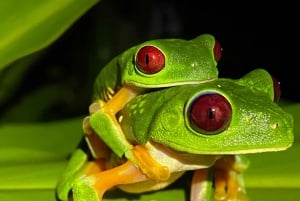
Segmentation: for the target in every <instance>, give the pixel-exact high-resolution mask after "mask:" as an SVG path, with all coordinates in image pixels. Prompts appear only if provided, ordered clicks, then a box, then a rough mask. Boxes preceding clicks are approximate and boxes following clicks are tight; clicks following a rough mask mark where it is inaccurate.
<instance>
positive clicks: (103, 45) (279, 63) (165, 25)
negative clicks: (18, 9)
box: [19, 0, 300, 117]
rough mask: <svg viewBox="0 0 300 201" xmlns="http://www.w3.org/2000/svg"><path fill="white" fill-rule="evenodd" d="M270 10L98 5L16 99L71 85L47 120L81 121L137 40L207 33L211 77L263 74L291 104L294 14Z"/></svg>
mask: <svg viewBox="0 0 300 201" xmlns="http://www.w3.org/2000/svg"><path fill="white" fill-rule="evenodd" d="M274 4H275V3H272V5H267V6H265V7H263V6H262V5H261V4H253V3H252V4H247V3H246V2H243V4H242V5H237V4H232V5H230V4H224V5H220V4H219V3H218V2H210V3H207V2H202V1H166V0H162V1H158V0H157V1H147V0H145V1H138V0H122V1H118V0H102V1H100V2H99V3H98V4H97V5H96V6H94V7H93V8H92V9H91V10H89V11H88V12H87V13H86V14H85V15H84V16H82V18H81V19H80V20H78V21H77V22H76V23H75V24H74V25H73V26H72V27H71V28H70V29H69V30H68V31H67V32H66V33H65V34H64V35H63V36H62V37H60V38H59V39H58V40H57V41H56V42H55V43H54V44H52V45H51V46H50V47H48V48H47V54H45V56H44V57H43V58H42V59H41V60H40V61H39V62H38V63H37V64H36V65H35V67H34V68H32V70H31V71H30V73H29V74H28V76H27V79H26V80H25V81H24V85H23V90H22V91H24V89H25V91H26V90H30V89H33V88H36V87H37V86H42V85H44V84H45V83H53V82H56V83H57V82H63V81H65V80H71V83H72V84H71V85H70V86H71V87H70V88H69V89H68V90H69V91H68V92H66V93H70V94H71V93H73V94H72V95H71V96H70V97H73V98H72V100H71V98H70V100H68V101H65V102H64V103H61V105H59V106H56V107H54V108H53V113H55V115H54V116H53V117H55V116H57V114H58V113H59V115H60V116H64V117H66V116H75V115H79V114H86V113H87V106H88V105H89V101H90V96H91V88H92V83H93V81H94V79H95V76H96V75H97V72H99V70H100V69H101V67H103V65H104V64H106V63H107V62H108V61H109V60H110V59H112V57H113V56H116V55H117V54H119V53H121V52H122V51H124V50H126V49H128V48H129V47H130V46H132V45H136V44H138V43H140V42H144V41H145V40H150V39H155V38H184V39H192V38H194V37H196V36H198V35H199V34H202V33H210V34H212V35H214V36H215V37H216V38H217V39H218V40H219V41H220V43H221V44H222V47H223V55H222V59H221V61H220V62H219V64H218V68H219V77H230V78H239V77H241V76H243V75H244V74H246V73H247V72H249V71H250V70H252V69H255V68H264V69H266V70H268V71H269V72H270V73H271V74H273V75H274V76H275V77H276V78H277V79H278V80H279V81H280V83H281V89H282V99H284V100H287V101H295V102H297V101H299V100H300V92H299V91H298V75H297V73H298V72H297V70H298V68H297V66H298V65H297V64H298V61H297V60H298V56H297V55H298V51H299V50H298V48H297V45H296V43H297V42H298V41H297V40H298V36H297V34H296V33H295V31H296V29H297V26H298V24H297V17H296V12H294V11H293V10H295V9H296V6H293V5H287V3H285V4H278V5H274ZM292 55H293V56H292ZM41 66H42V67H41ZM19 95H21V94H19ZM66 102H67V103H66ZM67 104H68V105H67ZM66 105H67V106H66ZM61 108H63V110H62V109H61ZM62 111H64V112H63V114H61V113H62ZM48 114H49V115H50V116H51V113H48Z"/></svg>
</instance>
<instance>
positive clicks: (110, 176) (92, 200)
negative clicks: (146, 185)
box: [73, 161, 149, 201]
mask: <svg viewBox="0 0 300 201" xmlns="http://www.w3.org/2000/svg"><path fill="white" fill-rule="evenodd" d="M91 166H98V164H97V161H95V162H94V163H93V164H92V165H91ZM91 169H96V168H93V167H91ZM148 179H149V178H148V177H147V176H146V175H145V174H143V173H142V172H141V171H140V170H139V169H138V168H137V167H136V166H135V165H134V164H133V163H132V162H130V161H126V162H125V163H123V164H121V165H119V166H117V167H115V168H112V169H108V170H105V171H100V172H86V174H84V175H82V176H81V177H79V178H78V179H77V180H76V182H75V183H74V185H73V199H74V200H75V201H86V200H88V201H101V200H102V197H103V195H104V193H105V192H106V191H107V190H109V189H111V188H112V187H115V186H117V185H120V184H132V183H137V182H141V181H146V180H148Z"/></svg>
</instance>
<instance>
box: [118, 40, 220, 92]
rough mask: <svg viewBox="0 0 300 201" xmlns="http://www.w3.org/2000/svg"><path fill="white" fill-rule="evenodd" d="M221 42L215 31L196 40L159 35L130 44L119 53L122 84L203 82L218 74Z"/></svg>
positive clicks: (150, 84) (140, 85)
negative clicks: (158, 36) (215, 36)
mask: <svg viewBox="0 0 300 201" xmlns="http://www.w3.org/2000/svg"><path fill="white" fill-rule="evenodd" d="M220 57H221V46H220V44H219V43H218V41H216V40H215V38H214V37H213V36H212V35H209V34H202V35H200V36H198V37H196V38H194V39H193V40H188V41H187V40H183V39H159V40H151V41H147V42H144V43H142V44H140V45H137V46H135V47H132V48H130V49H129V50H127V51H125V52H124V53H123V54H122V55H121V56H120V57H118V61H117V63H118V64H117V65H118V66H119V69H120V71H121V72H122V73H121V76H122V79H121V80H122V82H123V83H121V84H130V85H134V86H137V87H141V88H156V87H169V86H175V85H181V84H187V83H199V82H203V81H207V80H213V79H216V78H217V77H218V69H217V67H216V66H217V61H218V60H219V59H220Z"/></svg>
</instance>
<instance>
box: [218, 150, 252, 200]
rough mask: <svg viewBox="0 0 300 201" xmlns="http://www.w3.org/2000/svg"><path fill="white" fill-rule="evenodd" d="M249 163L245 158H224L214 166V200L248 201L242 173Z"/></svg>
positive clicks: (231, 156)
mask: <svg viewBox="0 0 300 201" xmlns="http://www.w3.org/2000/svg"><path fill="white" fill-rule="evenodd" d="M248 165H249V161H248V160H247V158H245V157H243V156H237V155H235V156H233V155H230V156H224V157H222V158H221V159H219V160H217V161H216V163H215V164H214V166H213V177H214V178H213V180H214V198H215V199H216V200H222V201H223V200H226V201H227V200H238V201H247V200H248V198H247V196H246V191H245V187H244V183H243V176H242V173H243V172H244V171H245V170H246V169H247V168H248Z"/></svg>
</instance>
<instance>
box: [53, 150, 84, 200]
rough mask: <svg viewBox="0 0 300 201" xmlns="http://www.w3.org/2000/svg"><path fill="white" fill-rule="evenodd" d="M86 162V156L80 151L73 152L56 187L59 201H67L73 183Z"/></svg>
mask: <svg viewBox="0 0 300 201" xmlns="http://www.w3.org/2000/svg"><path fill="white" fill-rule="evenodd" d="M87 161H88V156H87V154H86V153H85V152H84V151H82V150H81V149H77V150H75V151H74V152H73V153H72V155H71V159H70V160H69V162H68V164H67V166H66V168H65V170H64V173H63V174H62V176H61V178H59V180H58V183H57V186H56V194H57V197H58V198H59V200H64V201H66V200H68V199H69V193H70V191H71V189H72V186H73V183H74V181H75V180H76V178H77V177H78V175H79V174H80V172H81V171H82V169H83V168H84V166H85V165H86V163H87Z"/></svg>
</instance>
